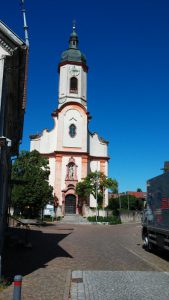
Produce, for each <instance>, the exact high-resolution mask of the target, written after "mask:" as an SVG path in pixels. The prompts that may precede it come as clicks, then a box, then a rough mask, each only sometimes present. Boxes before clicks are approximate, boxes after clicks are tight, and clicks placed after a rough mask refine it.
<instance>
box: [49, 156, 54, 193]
mask: <svg viewBox="0 0 169 300" xmlns="http://www.w3.org/2000/svg"><path fill="white" fill-rule="evenodd" d="M55 164H56V162H55V157H50V158H49V167H50V175H49V184H50V185H51V186H52V187H53V188H54V185H55V169H56V168H55Z"/></svg>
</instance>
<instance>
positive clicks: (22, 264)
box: [0, 224, 72, 300]
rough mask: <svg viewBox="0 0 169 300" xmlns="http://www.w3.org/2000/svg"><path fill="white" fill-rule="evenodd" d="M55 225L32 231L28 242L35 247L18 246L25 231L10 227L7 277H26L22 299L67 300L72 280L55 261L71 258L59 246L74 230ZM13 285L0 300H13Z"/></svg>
mask: <svg viewBox="0 0 169 300" xmlns="http://www.w3.org/2000/svg"><path fill="white" fill-rule="evenodd" d="M56 229H57V226H56V224H54V225H51V226H49V225H48V226H47V227H40V228H39V227H35V226H33V227H32V229H31V230H30V231H29V233H28V236H27V239H28V240H29V241H30V242H31V244H32V248H31V249H30V248H28V249H27V248H24V247H23V245H19V244H18V242H16V241H18V238H19V239H21V240H23V238H24V236H25V230H24V229H20V228H19V229H18V228H11V231H12V237H13V239H12V240H10V242H9V244H8V245H7V246H6V248H5V257H4V273H5V274H4V275H5V277H11V278H12V279H13V278H14V276H15V275H22V276H23V283H22V299H23V300H29V299H31V300H54V299H56V300H61V299H62V300H67V299H68V296H69V287H70V280H71V271H70V270H69V268H64V266H63V268H60V267H59V266H57V265H56V260H57V259H60V258H71V256H70V255H69V253H68V252H66V251H65V250H64V249H62V248H61V247H60V246H59V242H60V241H61V240H63V239H64V238H66V237H67V236H68V235H69V234H70V233H71V232H72V229H70V230H69V229H64V230H61V231H57V232H56ZM12 295H13V285H11V286H9V287H8V288H6V289H5V290H4V291H2V292H1V293H0V300H11V299H12Z"/></svg>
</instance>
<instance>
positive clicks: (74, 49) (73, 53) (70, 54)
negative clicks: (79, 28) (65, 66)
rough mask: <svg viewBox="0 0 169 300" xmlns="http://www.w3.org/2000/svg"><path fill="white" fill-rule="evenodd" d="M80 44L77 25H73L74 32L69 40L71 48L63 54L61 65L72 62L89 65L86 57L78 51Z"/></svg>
mask: <svg viewBox="0 0 169 300" xmlns="http://www.w3.org/2000/svg"><path fill="white" fill-rule="evenodd" d="M78 42H79V40H78V35H77V33H76V27H75V24H73V31H72V33H71V34H70V38H69V48H68V49H67V50H66V51H64V52H63V53H62V55H61V61H60V63H63V62H67V61H68V62H69V61H70V62H75V63H76V62H78V63H83V64H85V65H86V64H87V61H86V57H85V55H84V54H83V53H82V52H81V51H80V50H79V49H78Z"/></svg>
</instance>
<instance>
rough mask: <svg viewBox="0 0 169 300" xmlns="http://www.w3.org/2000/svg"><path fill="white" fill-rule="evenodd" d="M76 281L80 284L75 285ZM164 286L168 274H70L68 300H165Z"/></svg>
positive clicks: (167, 295) (168, 296) (167, 294)
mask: <svg viewBox="0 0 169 300" xmlns="http://www.w3.org/2000/svg"><path fill="white" fill-rule="evenodd" d="M80 278H81V281H82V282H81V281H80V282H79V279H80ZM73 279H74V280H73ZM75 279H77V282H76V280H75ZM168 284H169V273H160V272H134V271H133V272H129V271H125V272H122V271H120V272H119V271H114V272H113V271H74V272H73V273H72V283H71V299H72V300H143V299H144V300H159V299H160V300H167V299H169V288H168Z"/></svg>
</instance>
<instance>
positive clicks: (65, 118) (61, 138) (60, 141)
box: [57, 106, 87, 152]
mask: <svg viewBox="0 0 169 300" xmlns="http://www.w3.org/2000/svg"><path fill="white" fill-rule="evenodd" d="M71 124H74V125H75V126H76V127H77V134H76V136H75V137H74V138H71V137H70V135H69V126H70V125H71ZM57 137H58V138H57V151H65V148H70V150H71V148H74V151H77V152H78V151H83V152H86V151H87V116H86V114H85V113H83V112H81V111H79V110H78V108H77V109H75V108H73V107H72V106H68V107H65V108H64V109H63V110H62V111H61V113H60V114H59V116H58V126H57ZM76 148H77V149H76Z"/></svg>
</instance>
